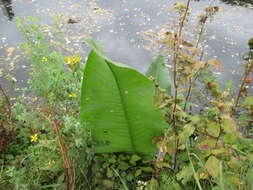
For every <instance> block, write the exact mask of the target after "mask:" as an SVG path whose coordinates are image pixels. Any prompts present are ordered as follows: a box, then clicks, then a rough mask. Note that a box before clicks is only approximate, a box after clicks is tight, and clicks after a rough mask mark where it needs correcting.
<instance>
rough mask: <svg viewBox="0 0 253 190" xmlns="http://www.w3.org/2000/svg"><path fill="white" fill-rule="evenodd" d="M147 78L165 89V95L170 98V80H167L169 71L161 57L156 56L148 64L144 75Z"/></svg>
mask: <svg viewBox="0 0 253 190" xmlns="http://www.w3.org/2000/svg"><path fill="white" fill-rule="evenodd" d="M146 76H147V77H149V78H150V77H153V78H154V80H155V82H156V83H157V84H158V85H159V87H161V88H162V89H165V90H166V92H167V94H168V95H169V96H171V80H170V78H169V76H170V75H169V70H168V68H167V67H166V66H165V64H164V58H163V56H162V55H158V56H157V57H156V59H155V61H154V62H153V63H152V64H150V66H149V68H148V71H147V73H146Z"/></svg>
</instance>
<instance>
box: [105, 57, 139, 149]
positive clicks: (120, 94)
mask: <svg viewBox="0 0 253 190" xmlns="http://www.w3.org/2000/svg"><path fill="white" fill-rule="evenodd" d="M105 62H106V64H107V65H108V67H109V69H110V71H111V72H112V75H113V77H114V80H115V83H116V85H117V88H118V91H119V97H120V101H121V104H122V109H123V112H124V116H125V120H126V123H127V126H128V127H127V129H128V133H129V136H130V141H131V142H130V143H131V147H132V151H133V152H136V149H135V146H134V139H133V133H132V131H131V127H132V125H131V123H130V121H129V116H128V114H127V111H126V110H125V107H126V103H125V101H124V98H123V96H122V93H121V92H123V91H122V89H121V87H120V85H119V83H118V80H117V76H116V74H115V73H114V71H113V69H112V68H111V65H110V64H111V63H109V62H108V61H107V60H105Z"/></svg>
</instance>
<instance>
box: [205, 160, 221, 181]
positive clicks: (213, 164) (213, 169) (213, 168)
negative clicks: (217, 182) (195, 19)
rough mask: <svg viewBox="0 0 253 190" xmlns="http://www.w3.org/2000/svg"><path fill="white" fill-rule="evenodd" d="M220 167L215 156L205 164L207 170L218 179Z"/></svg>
mask: <svg viewBox="0 0 253 190" xmlns="http://www.w3.org/2000/svg"><path fill="white" fill-rule="evenodd" d="M219 167H220V161H219V160H218V159H217V158H216V157H214V156H210V157H209V158H208V160H207V161H206V163H205V168H206V170H207V171H208V173H209V174H210V175H211V176H212V177H213V178H216V177H218V175H219V171H220V169H219Z"/></svg>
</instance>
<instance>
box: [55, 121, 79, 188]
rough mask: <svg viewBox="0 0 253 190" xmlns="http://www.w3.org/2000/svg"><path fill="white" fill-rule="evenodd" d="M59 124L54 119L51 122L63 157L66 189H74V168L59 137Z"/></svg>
mask: <svg viewBox="0 0 253 190" xmlns="http://www.w3.org/2000/svg"><path fill="white" fill-rule="evenodd" d="M58 125H59V124H58V123H57V122H56V121H55V122H53V128H54V130H55V133H56V136H57V140H58V143H59V145H60V149H61V154H62V158H63V168H64V170H65V175H66V190H74V189H75V170H74V168H73V163H72V164H71V162H70V160H69V157H68V155H67V151H66V147H65V144H64V143H63V141H62V139H61V134H60V129H59V126H58Z"/></svg>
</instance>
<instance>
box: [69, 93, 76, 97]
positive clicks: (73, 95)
mask: <svg viewBox="0 0 253 190" xmlns="http://www.w3.org/2000/svg"><path fill="white" fill-rule="evenodd" d="M76 97H77V95H76V94H75V93H72V94H69V98H76Z"/></svg>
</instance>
